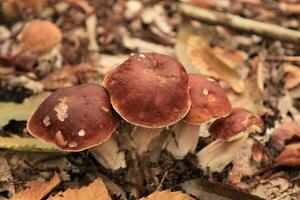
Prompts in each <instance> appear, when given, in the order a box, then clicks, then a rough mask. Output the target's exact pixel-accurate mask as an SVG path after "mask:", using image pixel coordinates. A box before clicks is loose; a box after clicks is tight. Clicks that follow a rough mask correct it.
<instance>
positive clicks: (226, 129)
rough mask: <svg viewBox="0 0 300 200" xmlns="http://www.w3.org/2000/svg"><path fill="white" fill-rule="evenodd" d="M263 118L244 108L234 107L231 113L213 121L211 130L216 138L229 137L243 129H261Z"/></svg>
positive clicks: (251, 130)
mask: <svg viewBox="0 0 300 200" xmlns="http://www.w3.org/2000/svg"><path fill="white" fill-rule="evenodd" d="M263 127H264V123H263V121H262V119H261V118H260V117H259V116H258V115H256V114H255V113H253V112H250V111H248V110H246V109H243V108H234V109H232V112H231V113H230V115H228V116H227V117H224V118H220V119H217V120H216V121H214V122H213V123H212V125H211V126H210V128H209V132H210V133H211V134H212V135H213V136H214V137H216V138H221V139H225V140H227V139H229V138H231V137H233V136H235V135H237V134H238V133H240V132H242V131H247V130H248V131H250V132H253V131H261V130H262V129H263Z"/></svg>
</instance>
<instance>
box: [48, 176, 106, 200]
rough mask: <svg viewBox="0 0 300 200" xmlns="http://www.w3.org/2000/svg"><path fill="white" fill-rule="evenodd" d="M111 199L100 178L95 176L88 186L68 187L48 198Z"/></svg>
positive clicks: (66, 199) (52, 199)
mask: <svg viewBox="0 0 300 200" xmlns="http://www.w3.org/2000/svg"><path fill="white" fill-rule="evenodd" d="M74 199H77V200H111V197H110V196H109V194H108V190H107V188H106V186H105V184H104V183H103V181H102V179H100V178H97V179H96V180H94V181H93V182H92V183H91V184H89V185H88V186H84V187H81V188H79V189H68V190H66V191H64V192H60V193H58V194H57V195H55V196H52V197H49V198H48V200H74Z"/></svg>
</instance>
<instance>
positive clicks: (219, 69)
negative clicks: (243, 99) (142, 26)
mask: <svg viewBox="0 0 300 200" xmlns="http://www.w3.org/2000/svg"><path fill="white" fill-rule="evenodd" d="M207 35H211V33H210V31H209V30H208V29H207V28H204V27H201V28H198V29H196V28H193V27H191V26H187V25H183V26H181V27H180V30H179V34H178V36H177V43H176V55H177V58H178V59H179V60H180V61H181V62H182V63H183V65H184V66H185V67H186V68H187V71H188V72H192V73H201V74H204V75H206V76H211V77H214V78H216V79H221V80H223V81H225V82H226V83H227V84H228V85H230V87H231V88H232V89H233V90H234V91H235V92H238V93H241V92H243V91H244V89H245V85H244V80H243V78H242V77H241V75H240V74H239V73H238V72H237V71H236V70H235V69H232V68H231V67H229V66H228V65H227V63H228V60H229V59H226V61H225V62H224V56H221V57H222V59H220V58H219V57H218V56H216V54H215V52H214V51H213V50H212V48H210V46H209V40H210V38H209V37H208V36H207ZM215 51H216V50H215Z"/></svg>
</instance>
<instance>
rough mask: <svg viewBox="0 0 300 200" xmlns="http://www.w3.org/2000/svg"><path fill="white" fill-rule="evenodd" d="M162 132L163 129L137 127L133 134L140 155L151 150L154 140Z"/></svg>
mask: <svg viewBox="0 0 300 200" xmlns="http://www.w3.org/2000/svg"><path fill="white" fill-rule="evenodd" d="M161 132H162V128H143V127H135V129H134V130H133V132H132V137H133V141H134V143H135V144H136V151H137V153H138V155H142V153H144V152H146V151H148V150H149V147H150V144H151V142H152V140H153V139H155V138H157V137H158V136H159V135H160V133H161Z"/></svg>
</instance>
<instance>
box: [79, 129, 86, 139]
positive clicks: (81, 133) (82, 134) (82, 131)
mask: <svg viewBox="0 0 300 200" xmlns="http://www.w3.org/2000/svg"><path fill="white" fill-rule="evenodd" d="M78 136H80V137H83V136H85V130H83V129H80V131H78Z"/></svg>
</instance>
